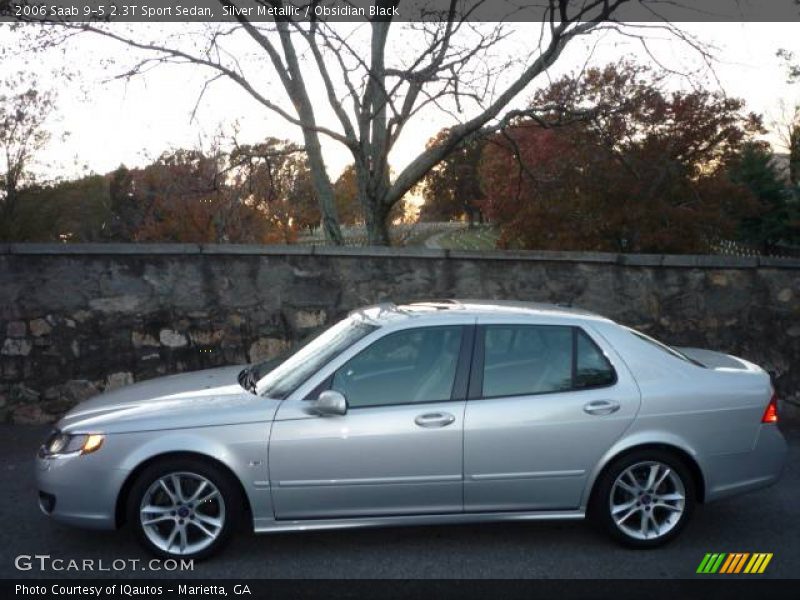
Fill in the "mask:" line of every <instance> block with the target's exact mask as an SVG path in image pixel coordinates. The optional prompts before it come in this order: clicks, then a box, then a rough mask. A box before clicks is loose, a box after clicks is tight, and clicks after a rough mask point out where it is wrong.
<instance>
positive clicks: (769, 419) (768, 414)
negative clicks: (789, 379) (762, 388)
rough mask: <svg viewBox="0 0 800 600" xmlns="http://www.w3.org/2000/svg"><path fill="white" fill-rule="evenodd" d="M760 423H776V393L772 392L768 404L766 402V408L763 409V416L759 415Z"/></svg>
mask: <svg viewBox="0 0 800 600" xmlns="http://www.w3.org/2000/svg"><path fill="white" fill-rule="evenodd" d="M761 422H762V423H777V422H778V394H775V393H773V394H772V398H770V400H769V404H767V408H766V410H765V411H764V416H763V417H761Z"/></svg>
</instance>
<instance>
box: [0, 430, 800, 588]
mask: <svg viewBox="0 0 800 600" xmlns="http://www.w3.org/2000/svg"><path fill="white" fill-rule="evenodd" d="M783 430H784V433H785V434H786V436H787V439H788V440H789V443H790V456H789V461H788V465H787V468H786V471H785V473H784V476H783V478H782V479H781V481H780V482H779V483H778V484H777V485H775V486H773V487H771V488H768V489H765V490H761V491H758V492H753V493H750V494H747V495H744V496H740V497H737V498H732V499H729V500H724V501H720V502H716V503H712V504H709V505H706V506H701V507H699V508H698V510H697V512H696V513H695V515H694V519H693V521H692V522H691V523H690V524H689V526H688V527H687V529H686V530H685V531H684V532H683V534H682V535H681V536H680V537H679V538H678V539H676V540H675V541H674V542H673V543H672V544H670V545H668V546H667V547H665V548H660V549H657V550H650V551H634V550H628V549H625V548H621V547H619V546H617V545H615V544H614V543H613V542H611V541H610V540H609V539H607V538H606V537H605V536H604V535H602V534H601V533H598V532H596V531H595V530H594V529H593V528H592V527H590V526H589V525H588V524H585V523H582V522H569V523H565V522H560V523H556V522H552V523H546V522H531V523H501V524H484V525H456V526H437V527H395V528H383V529H361V530H345V531H325V532H307V533H281V534H270V535H259V536H257V535H254V534H252V533H247V532H242V534H240V535H238V536H237V537H236V538H235V539H234V540H233V541H232V543H231V544H230V545H229V546H228V547H227V548H226V549H225V550H224V552H223V553H222V554H221V555H219V556H217V557H215V558H212V559H211V560H208V561H205V562H202V563H197V564H195V565H194V568H193V570H191V571H184V572H175V571H164V570H161V571H159V570H151V569H149V568H148V567H149V566H148V561H149V560H150V558H151V557H150V556H149V555H148V554H147V553H146V552H144V551H143V550H142V549H141V548H140V547H139V546H138V544H137V543H136V542H135V540H134V539H133V536H132V535H131V533H130V531H129V530H125V529H123V530H121V531H116V532H97V531H83V530H78V529H72V528H69V527H66V526H63V525H59V524H57V523H54V522H52V521H50V520H49V519H48V518H47V517H45V516H44V515H42V514H41V513H40V511H39V509H38V507H37V503H36V498H37V490H36V484H35V481H34V469H33V457H34V454H35V452H36V449H37V447H38V445H39V443H40V442H41V441H42V439H43V438H44V436H45V434H46V431H47V428H45V427H32V426H21V425H0V456H2V461H0V473H1V477H2V479H1V480H0V483H1V484H2V497H0V522H1V523H3V526H2V527H0V578H20V577H31V578H47V577H57V578H64V577H114V578H119V577H148V578H149V577H153V578H160V577H170V578H176V577H190V578H193V579H197V578H211V579H224V578H234V579H240V578H303V579H309V578H458V579H463V578H605V577H608V578H685V577H695V570H696V569H697V566H698V564H699V563H700V561H701V560H702V558H703V556H704V555H705V554H706V553H707V552H771V553H774V557H773V559H772V561H771V563H770V564H769V566H768V568H767V570H766V573H765V574H764V575H763V577H779V578H789V577H800V428H797V427H792V428H787V427H783ZM34 555H46V556H49V558H48V559H45V562H46V563H48V564H49V565H53V564H54V565H55V566H56V567H58V568H61V569H63V570H56V569H53V568H51V567H48V568H46V569H45V570H40V569H39V568H38V565H39V564H40V563H41V561H38V562H37V559H31V560H30V561H28V559H26V558H25V557H26V556H31V557H33V556H34ZM20 556H22V557H23V558H22V559H18V558H17V557H20ZM55 559H63V562H57V561H56V562H52V561H54V560H55ZM70 560H74V561H84V560H92V561H94V563H93V565H94V566H95V569H96V568H97V566H98V565H99V564H100V562H101V561H102V564H103V566H104V567H105V568H108V569H110V570H107V571H96V570H95V571H83V570H71V568H70V567H71V565H70V563H69V561H70ZM115 560H116V561H117V562H116V563H113V561H115ZM120 560H122V561H124V563H125V564H126V565H130V566H126V567H125V568H124V569H122V570H119V571H118V570H113V569H111V566H112V564H115V565H116V566H119V565H121V564H123V563H122V562H120ZM135 561H139V562H135ZM15 563H18V564H20V565H21V566H23V567H24V566H25V565H26V564H31V567H32V568H31V569H30V570H18V569H17V568H16V566H15ZM72 564H75V563H72ZM704 577H709V576H708V575H706V576H704ZM751 577H752V576H751ZM756 577H758V576H756Z"/></svg>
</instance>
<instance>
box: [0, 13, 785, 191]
mask: <svg viewBox="0 0 800 600" xmlns="http://www.w3.org/2000/svg"><path fill="white" fill-rule="evenodd" d="M130 27H134V28H137V27H138V28H140V30H139V31H138V32H137V33H143V34H144V33H145V32H147V35H149V36H150V37H152V36H153V31H152V27H153V26H152V25H146V24H136V25H130ZM167 27H168V26H167ZM515 27H516V28H517V29H516V30H515V31H512V32H511V35H510V37H509V39H508V40H507V41H506V42H505V43H504V45H503V46H502V47H498V49H497V52H499V53H503V56H501V55H499V54H498V59H502V58H503V57H504V56H505V57H507V56H515V55H522V53H523V52H524V51H525V50H527V49H529V48H528V43H529V40H530V37H531V34H530V28H531V27H532V25H531V24H516V25H515ZM797 27H798V24H797V23H691V24H682V25H681V28H682V29H683V30H684V31H687V32H688V33H691V34H694V35H696V36H697V37H698V38H699V39H700V40H702V41H703V42H704V43H706V44H709V45H710V46H711V47H712V49H713V52H714V55H715V61H714V62H713V64H712V68H713V72H712V71H711V70H709V69H707V68H705V66H704V63H703V61H702V60H701V59H700V57H699V55H698V54H697V53H696V52H695V51H694V50H692V49H691V48H690V47H689V46H687V45H686V44H684V43H682V42H679V41H677V40H675V39H671V38H670V39H661V38H663V36H660V38H659V39H652V40H651V44H650V48H651V50H652V53H653V55H654V56H655V57H656V59H657V60H658V62H659V63H661V64H662V65H665V66H667V67H669V68H671V69H675V70H677V71H681V72H690V71H691V72H693V73H694V80H695V81H702V82H704V83H705V84H706V85H707V86H708V87H710V88H711V89H719V90H721V91H723V92H724V93H726V94H728V95H730V96H736V97H741V98H744V99H745V100H746V102H747V107H748V109H749V110H752V111H754V112H757V113H761V114H763V115H764V120H765V123H766V124H768V125H769V124H771V123H772V122H773V121H775V120H779V119H780V115H781V112H782V109H781V103H784V104H785V105H788V106H794V105H795V104H797V103H800V84H794V85H791V84H788V83H787V82H786V72H785V66H784V65H783V64H782V62H781V61H780V60H779V59H778V58H777V57H776V51H777V50H778V49H779V48H785V49H788V50H791V51H794V52H795V55H796V56H798V57H800V36H798V35H797ZM147 28H150V29H147ZM5 33H6V32H3V36H2V38H0V39H4V40H5V42H6V43H10V44H13V43H14V40H13V39H11V37H10V36H8V35H5ZM409 36H411V34H403V36H401V37H400V38H399V39H397V40H396V41H395V43H394V46H392V54H390V56H391V57H392V60H402V59H403V52H404V49H407V48H409V47H413V44H414V39H413V36H412V37H409ZM237 48H238V47H237ZM241 50H242V53H243V54H244V55H247V56H250V53H251V51H252V47H250V46H248V47H246V48H245V47H244V46H242V48H241ZM626 57H627V58H634V59H636V60H638V61H640V62H643V63H652V62H653V61H652V59H651V58H650V57H649V56H648V54H647V53H646V52H645V51H644V49H643V48H642V47H641V45H640V44H639V43H638V42H635V41H633V40H630V39H625V38H621V37H619V36H617V35H614V34H611V33H600V34H595V35H592V36H590V37H587V38H585V39H580V40H577V41H576V42H573V43H572V44H571V45H570V46H568V48H567V50H566V51H565V52H564V54H563V55H562V57H561V59H560V60H559V62H558V63H557V65H555V66H554V67H553V68H552V69H551V71H550V72H548V73H547V75H546V76H545V77H543V78H540V79H539V80H537V81H536V82H534V84H533V85H532V86H531V87H530V88H529V89H528V90H526V91H525V92H524V93H523V94H521V95H520V96H519V97H518V98H517V99H516V101H515V105H517V106H519V105H522V104H524V102H525V100H526V99H527V98H529V97H530V95H531V94H532V93H533V91H534V90H535V89H536V88H537V87H539V86H543V85H546V83H547V79H548V78H555V77H558V76H560V75H562V74H564V73H568V72H570V71H575V70H578V69H580V68H581V67H582V66H583V65H584V64H586V63H587V61H588V62H589V64H594V65H603V64H606V63H609V62H616V61H618V60H620V59H621V58H626ZM135 58H136V56H134V55H132V53H131V51H130V50H129V49H128V48H127V47H125V46H123V45H121V44H118V43H116V42H113V41H108V40H100V39H92V38H90V37H86V36H84V37H81V38H80V41H78V42H73V43H72V45H71V46H70V47H69V48H68V49H67V51H66V53H64V54H62V53H55V52H50V53H47V54H44V55H41V56H40V57H38V58H37V61H36V62H35V63H30V62H29V61H26V60H25V59H24V58H23V57H22V56H21V55H17V56H16V57H14V56H12V57H10V58H6V59H4V60H5V61H6V62H8V64H7V65H2V68H3V69H6V68H8V67H10V68H12V69H31V70H37V71H40V72H41V73H42V74H43V75H44V81H53V82H54V85H55V86H56V87H57V89H58V91H59V103H58V110H57V113H56V114H55V115H54V117H53V118H52V119H51V121H50V122H49V127H51V128H52V130H53V131H54V132H56V133H58V132H60V131H64V130H68V131H69V136H68V137H67V138H66V139H64V140H62V139H61V138H60V137H58V136H57V141H54V142H53V143H51V144H50V145H49V146H48V147H47V149H46V150H45V151H44V152H43V153H42V155H41V156H40V160H38V161H37V164H36V165H35V166H34V170H35V171H36V174H37V177H38V178H39V179H40V180H47V179H53V178H57V177H73V176H75V175H79V174H86V173H90V172H95V173H106V172H108V171H111V170H113V169H114V168H116V167H117V166H119V165H120V164H122V163H124V164H126V165H127V166H129V167H132V166H141V165H144V164H146V163H147V162H149V161H150V160H151V159H152V158H154V157H157V156H158V155H159V154H161V152H163V151H165V150H167V149H170V148H178V147H196V146H198V145H200V146H208V144H209V143H210V140H211V139H212V137H213V136H214V135H215V133H217V132H218V131H224V132H227V133H231V132H232V127H233V124H234V123H238V125H239V134H238V138H239V141H240V142H243V143H254V142H258V141H259V140H260V139H263V138H264V137H266V136H274V137H279V138H286V139H290V140H295V141H298V142H300V141H301V137H300V132H299V129H298V128H297V127H296V126H294V125H292V124H288V123H286V122H285V121H283V120H282V119H281V118H280V117H278V116H277V115H275V114H273V113H270V112H269V111H267V110H265V109H264V108H263V107H262V106H260V105H259V104H258V103H257V102H256V101H255V100H253V99H252V98H251V97H250V96H249V95H247V93H245V92H244V91H242V90H241V89H240V88H238V87H237V86H236V85H235V84H232V83H228V82H217V83H215V84H213V85H212V86H211V87H210V88H209V89H208V91H207V92H206V94H205V95H204V96H203V97H202V100H201V101H200V102H199V104H198V105H197V112H196V114H195V118H194V119H192V117H191V115H192V111H193V109H194V107H195V105H196V104H197V102H198V97H199V95H200V92H201V90H202V88H203V84H204V81H205V79H206V77H205V74H204V73H202V72H201V71H200V70H199V69H197V68H195V67H191V66H185V65H168V66H162V67H159V68H156V69H154V70H152V71H150V72H149V73H148V74H147V75H145V76H141V77H137V78H134V79H131V80H119V79H115V76H116V75H118V74H119V73H121V72H123V71H124V70H125V66H126V65H130V64H132V63H133V61H134V60H135ZM64 64H68V65H69V66H70V68H72V69H74V70H76V71H77V73H78V78H77V81H80V82H81V85H80V86H79V85H75V84H64V83H63V82H58V81H55V80H53V79H52V78H50V77H49V76H47V73H48V72H49V71H50V70H52V69H56V68H58V67H59V66H61V65H64ZM247 68H248V69H249V72H250V73H251V74H252V77H253V79H254V81H256V82H257V84H258V85H259V86H260V89H262V90H264V91H265V92H266V93H267V94H268V95H269V96H270V97H271V98H276V99H279V100H280V102H281V104H282V105H284V106H290V105H289V103H288V102H287V101H286V100H285V97H284V96H283V93H282V89H281V87H280V85H279V83H278V82H277V81H276V79H275V75H274V72H273V71H272V70H271V68H270V67H269V65H267V64H265V61H264V60H263V58H259V57H258V56H257V55H255V54H253V58H250V59H248V63H247ZM309 68H311V65H309ZM511 76H513V72H511V73H509V75H508V77H511ZM309 84H310V87H311V97H312V98H314V99H319V100H318V101H315V109H316V110H317V112H318V117H319V120H320V123H321V124H325V125H330V126H332V127H335V126H336V121H335V118H334V117H333V114H332V112H331V111H330V109H329V107H328V105H327V101H326V100H325V95H324V92H323V90H322V87H321V84H320V82H319V81H318V80H315V79H313V77H312V78H311V79H310V80H309ZM670 85H673V86H676V87H686V86H688V85H689V83H688V82H687V80H685V79H684V78H682V77H677V76H676V77H675V78H673V79H672V80H671V83H670ZM473 114H474V112H473V111H467V112H465V113H464V114H463V115H462V118H468V117H470V116H472V115H473ZM452 124H453V117H452V116H451V115H449V114H444V113H442V112H440V111H437V110H430V111H427V112H425V113H423V114H422V115H421V116H420V117H419V118H417V119H415V120H414V121H412V122H411V123H410V124H409V125H408V126H407V127H406V129H405V131H404V134H403V137H402V138H401V139H400V141H399V142H398V144H397V146H396V147H395V149H394V151H393V152H392V154H391V155H390V162H391V164H392V167H393V169H394V171H395V172H397V171H399V170H400V169H402V168H403V167H404V166H405V165H406V164H408V162H410V161H411V160H412V159H413V158H414V157H415V156H416V155H417V154H418V153H419V152H420V151H421V150H422V149H423V148H424V146H425V142H426V141H427V140H428V139H429V138H430V137H431V136H432V135H434V134H435V133H436V132H437V131H438V130H439V129H440V128H442V127H445V126H448V125H452ZM767 139H768V140H769V141H770V142H771V143H772V144H773V146H774V147H775V148H776V150H778V151H782V148H781V147H780V146H781V144H780V139H779V137H778V136H777V135H776V133H775V132H774V131H773V132H771V133H770V135H769V136H768V137H767ZM323 152H324V158H325V161H326V164H327V166H328V168H329V172H330V173H331V175H332V177H334V178H335V177H336V176H337V175H338V174H339V173H340V172H341V171H342V170H343V169H344V167H345V166H346V165H347V164H348V163H349V162H350V159H349V156H348V152H347V150H346V149H344V147H342V146H340V145H339V144H338V143H336V142H332V141H330V140H327V139H323Z"/></svg>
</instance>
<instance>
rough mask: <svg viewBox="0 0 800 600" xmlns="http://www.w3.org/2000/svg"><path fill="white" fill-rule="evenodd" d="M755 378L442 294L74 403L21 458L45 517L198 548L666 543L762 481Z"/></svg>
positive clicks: (556, 313) (772, 400)
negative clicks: (369, 529) (426, 529)
mask: <svg viewBox="0 0 800 600" xmlns="http://www.w3.org/2000/svg"><path fill="white" fill-rule="evenodd" d="M777 419H778V416H777V400H776V397H775V395H774V392H773V389H772V386H771V384H770V378H769V376H768V375H767V373H765V372H764V370H762V369H761V368H760V367H758V366H756V365H754V364H752V363H750V362H747V361H746V360H743V359H741V358H736V357H733V356H729V355H725V354H721V353H718V352H712V351H709V350H699V349H689V348H683V349H677V348H672V347H669V346H667V345H664V344H662V343H660V342H657V341H656V340H654V339H652V338H650V337H648V336H646V335H644V334H642V333H639V332H638V331H635V330H633V329H629V328H627V327H624V326H621V325H619V324H617V323H614V322H613V321H611V320H609V319H606V318H603V317H600V316H597V315H594V314H591V313H588V312H584V311H580V310H575V309H569V308H563V307H559V306H550V305H539V304H531V303H502V302H481V301H463V302H458V301H446V302H430V303H418V304H410V305H405V306H394V305H380V306H374V307H369V308H364V309H361V310H357V311H354V312H352V313H351V314H350V315H349V316H348V317H347V318H345V319H344V320H342V321H340V322H338V323H336V324H335V325H333V326H332V327H330V328H329V329H327V330H326V331H324V332H323V333H322V334H321V335H319V336H318V337H316V338H315V339H313V340H312V341H310V342H308V343H307V344H306V345H304V346H302V347H301V348H300V349H298V350H296V351H295V352H294V353H292V354H291V355H289V356H288V357H286V358H283V359H279V360H274V361H271V362H267V363H263V364H255V365H251V366H248V367H245V368H242V367H227V368H221V369H214V370H209V371H200V372H195V373H189V374H182V375H174V376H171V377H164V378H160V379H154V380H151V381H145V382H142V383H138V384H135V385H131V386H128V387H125V388H121V389H117V390H114V391H111V392H108V393H105V394H102V395H100V396H97V397H96V398H93V399H90V400H89V401H87V402H84V403H82V404H80V405H78V406H77V407H75V408H74V409H73V410H72V411H70V412H69V413H68V414H67V415H66V416H65V417H64V418H63V419H61V421H59V423H58V424H57V425H56V428H55V430H54V431H53V433H52V435H51V436H50V437H49V438H48V439H47V440H46V442H45V443H44V445H43V446H42V447H41V449H40V451H39V454H38V459H37V476H38V485H39V504H40V506H41V509H42V511H43V512H44V513H46V514H47V515H50V516H51V517H53V518H54V519H57V520H59V521H63V522H65V523H70V524H74V525H78V526H87V527H95V528H104V529H111V528H116V527H120V526H122V525H123V524H124V523H127V524H128V525H129V526H131V527H132V528H133V529H134V530H135V532H136V535H137V537H138V538H139V539H140V540H141V542H142V543H143V544H144V545H145V546H146V547H147V548H148V549H149V550H150V551H152V552H153V553H154V554H156V555H159V556H164V557H175V556H182V557H186V558H195V559H201V558H204V557H207V556H209V555H211V554H212V553H214V552H215V551H217V550H218V549H219V548H220V547H221V546H222V545H223V544H224V543H225V542H226V540H228V539H229V538H230V536H231V534H232V533H233V532H234V531H235V530H236V528H237V525H238V524H240V523H242V522H244V521H245V520H246V522H248V523H251V524H252V527H253V528H254V529H255V531H256V532H259V533H268V532H277V531H305V530H310V529H329V528H344V527H365V526H387V525H420V524H428V523H430V524H434V523H435V524H441V523H464V522H483V521H509V520H514V521H527V520H537V519H583V518H584V517H586V516H591V517H592V518H593V519H594V520H595V521H596V522H597V523H598V524H600V525H601V526H602V527H603V528H604V529H606V530H607V531H608V532H609V533H610V534H611V535H612V536H613V537H614V538H616V539H617V540H619V541H620V542H622V543H624V544H626V545H629V546H633V547H637V548H650V547H654V546H658V545H660V544H663V543H665V542H667V541H669V540H670V539H672V538H674V537H675V536H676V535H677V534H678V533H679V532H680V531H681V530H682V529H683V528H684V526H685V525H686V523H687V521H688V520H689V517H690V516H691V514H692V510H693V508H694V507H695V505H696V503H698V502H710V501H712V500H718V499H720V498H724V497H727V496H731V495H734V494H741V493H743V492H747V491H750V490H754V489H758V488H761V487H764V486H767V485H769V484H771V483H773V482H775V481H776V480H777V479H778V477H779V475H780V473H781V469H782V467H783V464H784V461H785V457H786V443H785V441H784V439H783V437H782V435H781V433H780V431H779V430H778V427H777V425H776V422H777Z"/></svg>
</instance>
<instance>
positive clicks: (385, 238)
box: [366, 206, 391, 246]
mask: <svg viewBox="0 0 800 600" xmlns="http://www.w3.org/2000/svg"><path fill="white" fill-rule="evenodd" d="M388 215H389V212H388V211H386V210H384V209H383V208H382V207H379V206H375V208H374V209H373V210H370V211H367V213H366V219H367V244H368V245H369V246H390V245H391V240H390V239H389V224H388V223H387V221H388V219H387V217H388Z"/></svg>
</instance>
